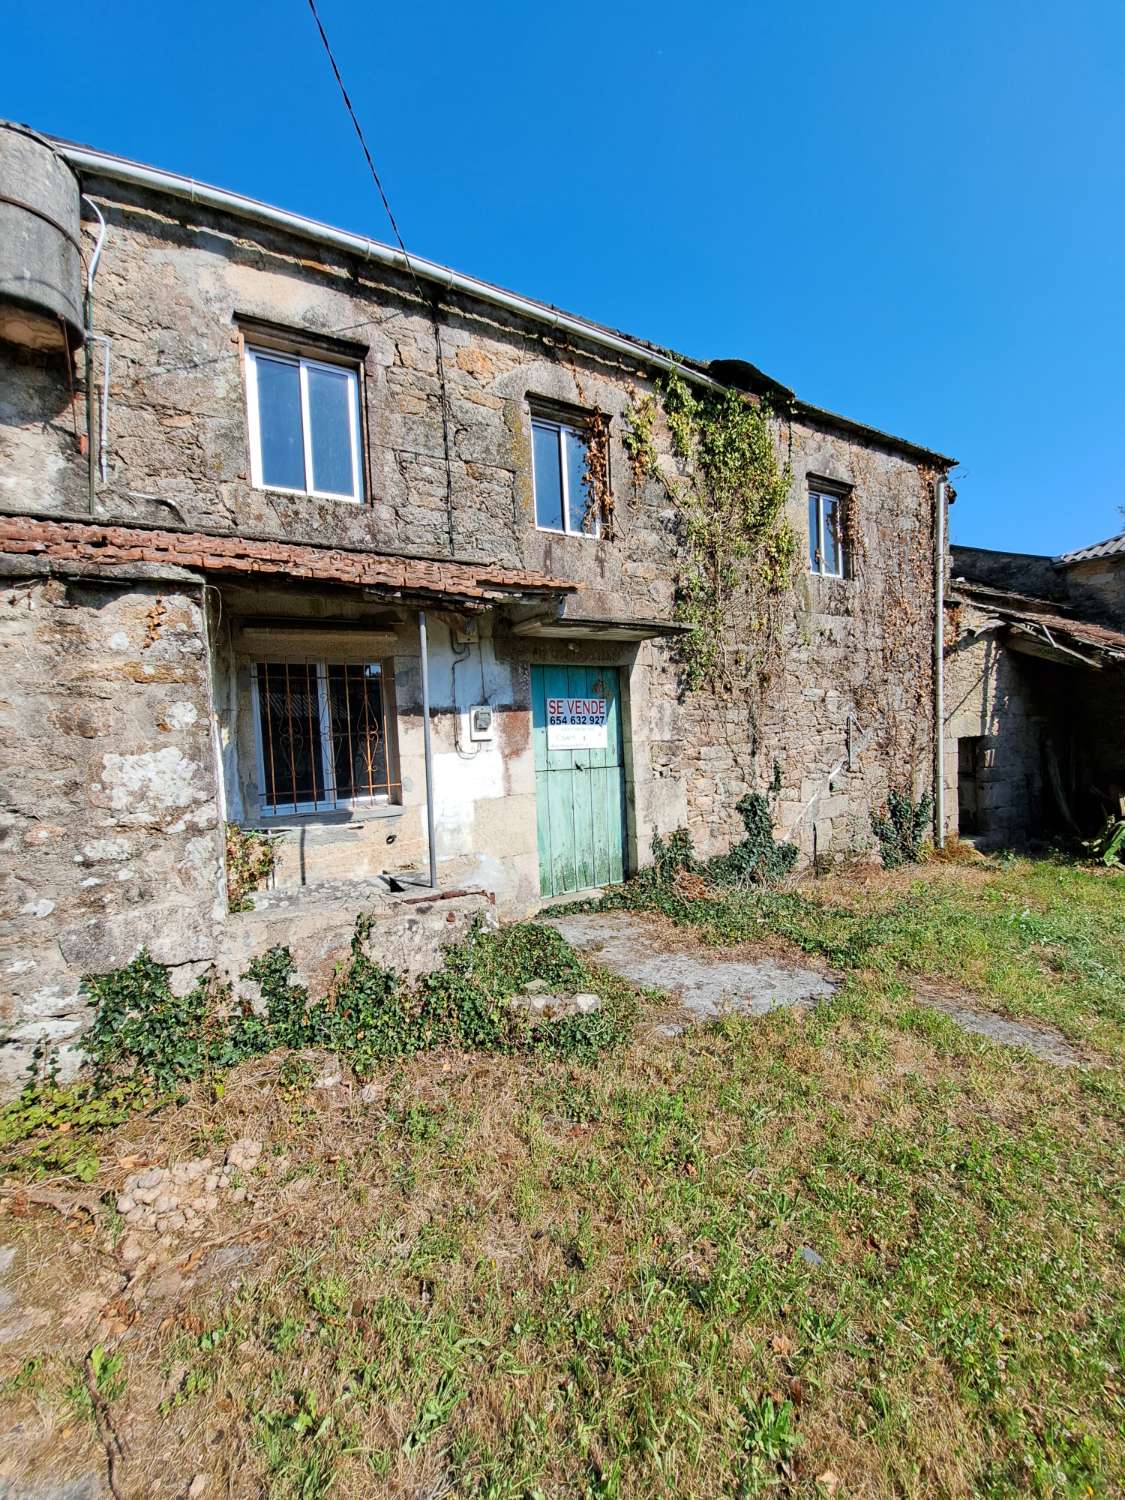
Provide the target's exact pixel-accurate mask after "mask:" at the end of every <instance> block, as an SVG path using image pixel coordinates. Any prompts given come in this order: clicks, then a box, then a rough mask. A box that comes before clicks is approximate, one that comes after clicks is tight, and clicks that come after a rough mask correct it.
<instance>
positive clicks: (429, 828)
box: [418, 609, 437, 891]
mask: <svg viewBox="0 0 1125 1500" xmlns="http://www.w3.org/2000/svg"><path fill="white" fill-rule="evenodd" d="M418 646H419V655H420V656H421V659H422V748H423V751H424V753H425V757H426V841H427V846H428V848H429V853H430V889H431V890H432V891H436V890H437V843H436V841H435V839H434V752H433V746H432V745H431V744H430V653H429V647H428V643H427V640H426V611H425V610H424V609H420V610H419V611H418Z"/></svg>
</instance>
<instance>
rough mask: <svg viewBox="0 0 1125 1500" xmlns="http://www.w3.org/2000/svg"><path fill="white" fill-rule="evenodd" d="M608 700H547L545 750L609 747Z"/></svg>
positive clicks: (600, 748)
mask: <svg viewBox="0 0 1125 1500" xmlns="http://www.w3.org/2000/svg"><path fill="white" fill-rule="evenodd" d="M608 720H609V699H608V698H548V699H547V749H548V750H604V749H606V747H607V746H608V744H609V734H608V729H607V727H606V726H607V724H608Z"/></svg>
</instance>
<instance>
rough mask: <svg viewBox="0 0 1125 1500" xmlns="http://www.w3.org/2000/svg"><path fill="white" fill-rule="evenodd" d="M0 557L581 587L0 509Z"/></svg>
mask: <svg viewBox="0 0 1125 1500" xmlns="http://www.w3.org/2000/svg"><path fill="white" fill-rule="evenodd" d="M0 555H7V556H8V557H9V558H19V559H26V560H27V562H28V564H29V565H30V564H31V563H32V562H34V563H36V564H38V565H39V567H38V568H37V569H36V571H41V570H42V569H43V568H46V569H47V570H49V571H55V572H66V571H68V570H71V569H74V570H78V571H81V572H83V573H89V572H90V571H95V572H97V571H101V570H105V571H106V572H111V571H114V570H120V568H121V567H123V566H129V565H134V566H135V565H142V564H143V565H147V566H150V567H159V568H168V567H174V568H176V569H180V570H184V573H185V575H186V576H193V575H202V576H206V577H211V576H214V577H218V578H226V579H230V580H235V581H238V582H241V583H254V582H258V581H261V580H266V579H268V580H270V581H271V582H275V583H287V584H297V585H305V586H308V585H310V584H311V585H316V586H319V587H322V588H346V589H352V590H359V591H360V592H362V594H363V595H364V597H366V598H369V599H378V600H386V601H402V602H404V603H405V602H408V601H415V602H418V603H423V604H425V603H429V604H432V605H435V606H437V607H443V606H444V607H445V608H450V607H453V608H457V609H470V610H483V609H491V608H494V607H495V606H496V605H497V604H501V603H511V602H513V601H515V602H521V601H522V602H525V603H526V602H530V601H537V602H538V603H539V604H540V607H542V602H543V601H545V600H549V599H558V598H561V597H565V596H566V595H568V594H572V593H574V592H575V590H576V589H577V588H578V587H579V585H578V584H576V583H572V582H570V580H569V579H565V578H555V577H552V576H551V575H550V574H549V573H538V572H534V571H532V570H530V569H526V568H504V567H498V566H496V565H494V564H489V563H472V562H455V561H452V560H448V559H433V558H422V557H399V556H392V555H389V554H386V553H381V552H367V551H361V550H358V549H349V548H343V547H313V546H309V545H307V544H306V543H286V542H275V541H266V540H264V539H257V538H249V537H242V536H236V535H230V534H228V535H226V536H216V535H214V534H212V533H210V532H202V531H158V530H154V529H149V528H147V527H141V526H112V525H100V524H96V523H93V522H86V521H62V520H60V521H53V520H42V519H39V518H36V517H32V516H0Z"/></svg>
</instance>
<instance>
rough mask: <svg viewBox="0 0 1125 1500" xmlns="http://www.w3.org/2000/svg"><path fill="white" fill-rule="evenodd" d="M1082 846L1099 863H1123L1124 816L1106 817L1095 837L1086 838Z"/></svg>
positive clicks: (1124, 850) (1124, 862)
mask: <svg viewBox="0 0 1125 1500" xmlns="http://www.w3.org/2000/svg"><path fill="white" fill-rule="evenodd" d="M1082 847H1083V849H1085V850H1086V852H1087V854H1089V856H1090V858H1091V859H1096V860H1097V861H1098V863H1099V864H1103V865H1106V866H1109V867H1112V866H1114V865H1125V818H1108V819H1107V820H1106V824H1105V827H1104V828H1103V829H1102V831H1101V832H1100V833H1099V834H1098V835H1097V837H1096V838H1092V839H1087V840H1086V841H1085V842H1084V843H1083V845H1082Z"/></svg>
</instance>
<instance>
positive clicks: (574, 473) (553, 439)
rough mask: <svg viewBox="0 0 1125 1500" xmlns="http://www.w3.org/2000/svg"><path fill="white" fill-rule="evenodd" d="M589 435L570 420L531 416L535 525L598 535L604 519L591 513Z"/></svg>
mask: <svg viewBox="0 0 1125 1500" xmlns="http://www.w3.org/2000/svg"><path fill="white" fill-rule="evenodd" d="M589 451H590V439H589V434H588V433H586V432H584V431H583V430H582V429H581V428H580V427H575V426H572V425H571V424H570V423H568V422H556V421H553V420H552V419H551V418H549V417H540V416H532V419H531V469H532V479H533V482H534V486H535V524H536V526H537V527H538V529H539V530H540V531H558V532H562V533H563V534H564V535H566V536H588V537H596V536H599V535H600V534H601V520H600V518H599V517H598V516H591V505H592V500H593V497H592V496H591V494H590V486H589V482H588V481H587V478H586V465H587V461H588V455H589Z"/></svg>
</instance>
